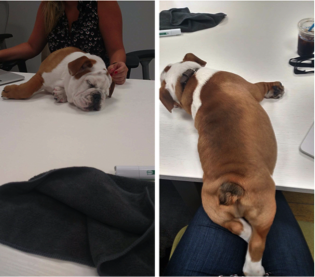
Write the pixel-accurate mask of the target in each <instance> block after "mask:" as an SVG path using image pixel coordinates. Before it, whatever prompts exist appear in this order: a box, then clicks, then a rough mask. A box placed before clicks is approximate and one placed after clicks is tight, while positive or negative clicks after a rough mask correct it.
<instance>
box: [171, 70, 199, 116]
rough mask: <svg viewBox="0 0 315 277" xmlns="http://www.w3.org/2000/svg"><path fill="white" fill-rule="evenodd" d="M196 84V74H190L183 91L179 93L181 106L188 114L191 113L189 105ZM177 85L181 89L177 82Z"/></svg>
mask: <svg viewBox="0 0 315 277" xmlns="http://www.w3.org/2000/svg"><path fill="white" fill-rule="evenodd" d="M197 85H198V80H197V78H196V76H195V75H193V76H191V77H190V78H189V80H188V82H187V84H186V86H185V89H184V91H183V92H182V95H181V100H180V102H181V104H182V107H183V109H184V110H185V111H186V112H187V113H188V114H190V115H191V105H192V102H193V95H194V91H195V89H196V87H197ZM179 86H180V89H182V88H181V84H179ZM176 87H177V84H176ZM176 96H177V95H176Z"/></svg>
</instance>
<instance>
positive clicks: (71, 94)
mask: <svg viewBox="0 0 315 277" xmlns="http://www.w3.org/2000/svg"><path fill="white" fill-rule="evenodd" d="M96 59H98V60H97V63H96ZM68 68H69V73H70V75H71V77H70V80H69V84H68V87H67V88H66V94H67V99H68V102H69V103H73V104H74V105H75V106H77V107H78V108H80V109H81V110H84V111H98V110H100V109H101V106H102V104H103V103H104V101H105V99H106V98H107V97H111V95H112V93H113V90H114V86H115V83H114V82H113V81H112V78H111V76H110V75H109V73H108V71H107V69H106V66H105V64H104V62H103V61H102V60H101V59H100V58H98V57H95V59H89V58H87V57H86V56H82V57H80V58H78V59H76V60H74V61H72V62H71V63H69V64H68Z"/></svg>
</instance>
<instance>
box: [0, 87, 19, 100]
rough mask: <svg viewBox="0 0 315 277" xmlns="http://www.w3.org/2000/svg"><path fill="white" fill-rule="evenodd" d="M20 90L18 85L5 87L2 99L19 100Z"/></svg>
mask: <svg viewBox="0 0 315 277" xmlns="http://www.w3.org/2000/svg"><path fill="white" fill-rule="evenodd" d="M18 88H19V86H18V85H9V86H5V87H4V89H3V91H2V93H1V97H3V98H4V99H19V89H18Z"/></svg>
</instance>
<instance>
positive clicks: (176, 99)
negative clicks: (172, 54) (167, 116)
mask: <svg viewBox="0 0 315 277" xmlns="http://www.w3.org/2000/svg"><path fill="white" fill-rule="evenodd" d="M206 64H207V63H206V62H205V61H203V60H201V59H199V58H198V57H197V56H195V55H194V54H192V53H188V54H186V55H185V57H184V59H183V60H182V61H181V62H178V63H174V64H169V65H168V66H166V67H165V68H164V70H163V71H162V73H161V77H160V81H161V87H160V100H161V102H162V103H163V105H164V106H165V107H166V109H167V110H168V111H169V112H172V109H173V108H174V107H181V104H180V96H181V92H182V91H180V92H179V90H181V85H180V79H181V77H182V75H183V73H184V72H186V71H187V70H188V69H198V68H200V67H203V66H205V65H206Z"/></svg>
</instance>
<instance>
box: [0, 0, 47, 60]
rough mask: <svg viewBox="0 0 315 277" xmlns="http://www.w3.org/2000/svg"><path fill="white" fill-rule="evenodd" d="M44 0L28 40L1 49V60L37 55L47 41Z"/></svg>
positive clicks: (28, 57) (25, 58)
mask: <svg viewBox="0 0 315 277" xmlns="http://www.w3.org/2000/svg"><path fill="white" fill-rule="evenodd" d="M43 5H44V3H43V2H42V3H41V4H40V6H39V8H38V11H37V16H36V21H35V25H34V28H33V31H32V34H31V36H30V37H29V39H28V41H27V42H24V43H21V44H19V45H16V46H14V47H11V48H8V49H4V50H1V51H0V62H3V61H10V60H17V59H23V60H27V59H30V58H33V57H35V56H37V55H38V54H39V53H40V52H41V51H42V50H43V49H44V47H45V45H46V43H47V35H46V32H45V22H44V14H43Z"/></svg>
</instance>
